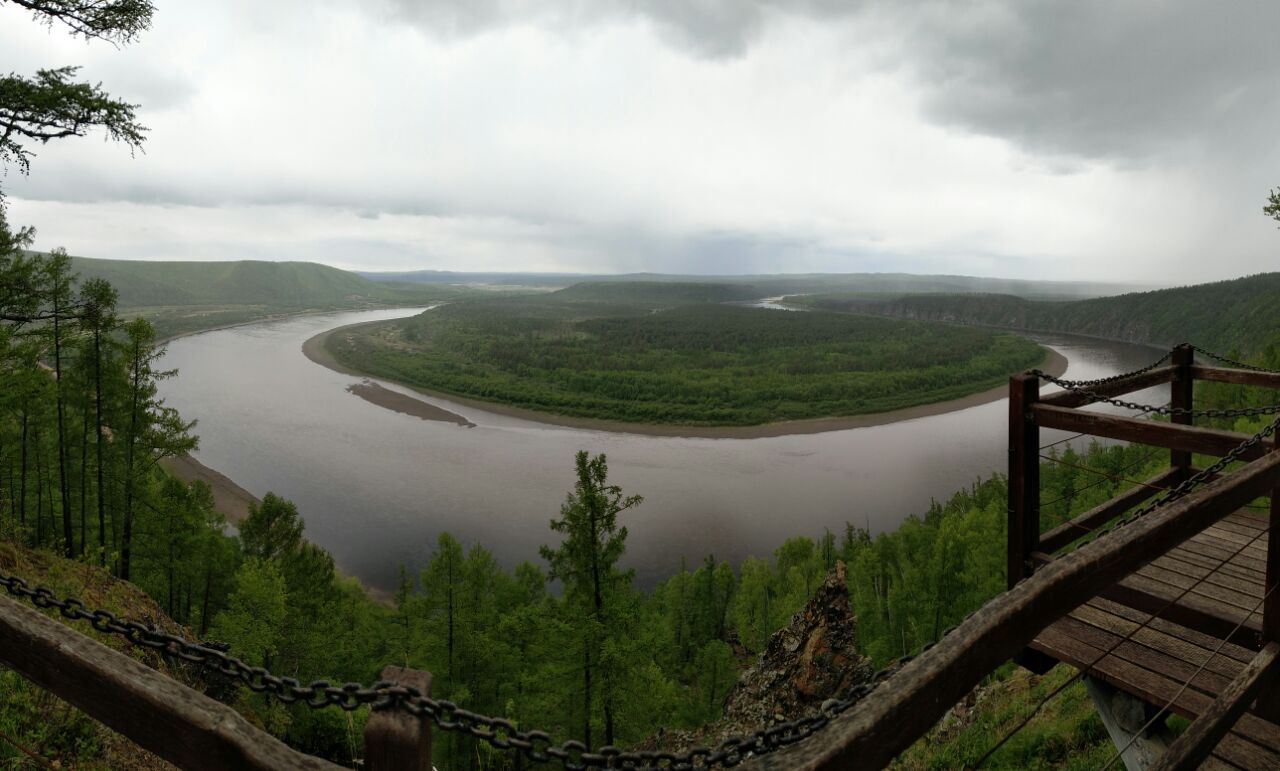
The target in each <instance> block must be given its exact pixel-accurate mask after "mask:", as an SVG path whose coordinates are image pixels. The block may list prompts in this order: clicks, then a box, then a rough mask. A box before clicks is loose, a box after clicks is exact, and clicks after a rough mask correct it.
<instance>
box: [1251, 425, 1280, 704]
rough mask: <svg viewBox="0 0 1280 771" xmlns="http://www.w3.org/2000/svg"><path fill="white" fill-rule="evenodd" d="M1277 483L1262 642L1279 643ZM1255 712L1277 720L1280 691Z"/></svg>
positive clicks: (1278, 447)
mask: <svg viewBox="0 0 1280 771" xmlns="http://www.w3.org/2000/svg"><path fill="white" fill-rule="evenodd" d="M1271 452H1272V453H1273V454H1274V453H1278V452H1280V436H1276V437H1275V438H1274V439H1272V442H1271ZM1277 525H1280V485H1278V486H1277V487H1276V488H1275V489H1273V490H1272V491H1271V526H1270V529H1269V530H1268V531H1267V579H1266V583H1265V584H1264V587H1265V591H1266V594H1265V595H1264V599H1263V601H1262V641H1263V643H1274V642H1280V589H1278V588H1276V584H1277V583H1280V529H1278V528H1277ZM1256 711H1257V713H1258V715H1259V716H1261V717H1263V718H1264V719H1266V720H1270V721H1271V722H1273V723H1280V693H1276V692H1275V690H1274V689H1268V690H1266V691H1264V692H1263V693H1262V695H1260V696H1259V697H1258V703H1257V708H1256Z"/></svg>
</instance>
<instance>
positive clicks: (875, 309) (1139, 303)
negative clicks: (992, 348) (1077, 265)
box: [794, 273, 1280, 353]
mask: <svg viewBox="0 0 1280 771" xmlns="http://www.w3.org/2000/svg"><path fill="white" fill-rule="evenodd" d="M794 301H795V302H797V303H802V304H805V305H808V306H810V307H813V308H820V309H823V310H836V311H851V312H855V313H869V314H874V315H883V316H894V317H898V318H909V319H920V320H927V321H950V322H960V323H966V324H982V325H986V326H994V327H1005V328H1011V329H1022V330H1041V331H1052V332H1071V333H1075V334H1084V335H1093V336H1095V337H1105V338H1110V339H1113V340H1124V341H1126V342H1134V343H1148V344H1152V345H1158V346H1170V345H1175V344H1177V343H1180V342H1184V341H1185V342H1191V343H1195V344H1198V345H1202V346H1205V347H1207V348H1213V349H1217V350H1221V351H1227V350H1233V349H1234V350H1237V351H1240V352H1243V353H1257V352H1259V351H1261V350H1262V349H1263V348H1264V347H1265V346H1266V345H1267V344H1268V343H1271V342H1275V341H1276V340H1277V337H1280V273H1260V274H1257V275H1253V276H1246V277H1244V278H1237V279H1232V280H1229V281H1217V282H1214V283H1210V284H1195V285H1192V286H1183V287H1177V288H1174V289H1160V290H1155V291H1150V292H1132V293H1129V294H1123V295H1118V296H1115V297H1097V298H1093V299H1088V300H1076V301H1070V302H1062V301H1058V302H1048V301H1036V300H1028V299H1026V298H1022V297H1014V296H1012V295H1007V294H999V295H995V294H912V295H905V296H899V297H892V298H886V297H871V296H866V295H842V294H824V295H812V296H808V297H803V298H794Z"/></svg>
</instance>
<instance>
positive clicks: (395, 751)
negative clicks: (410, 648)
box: [364, 667, 431, 771]
mask: <svg viewBox="0 0 1280 771" xmlns="http://www.w3.org/2000/svg"><path fill="white" fill-rule="evenodd" d="M382 679H383V680H389V681H391V682H393V683H395V684H396V685H405V686H410V687H413V688H417V689H418V690H419V691H420V692H421V693H422V695H424V696H430V695H431V673H430V672H422V671H419V670H416V669H405V668H403V667H386V668H385V669H383V670H382ZM364 754H365V767H366V768H368V769H369V770H370V771H431V723H430V722H429V721H428V720H427V719H426V718H420V717H415V716H413V715H410V714H409V713H408V712H404V711H402V710H390V709H388V710H378V711H375V712H373V713H372V714H371V715H369V720H368V722H366V723H365V724H364Z"/></svg>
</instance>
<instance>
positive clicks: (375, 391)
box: [347, 378, 476, 428]
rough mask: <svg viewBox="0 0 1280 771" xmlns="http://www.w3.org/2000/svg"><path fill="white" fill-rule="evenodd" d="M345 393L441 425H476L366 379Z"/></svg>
mask: <svg viewBox="0 0 1280 771" xmlns="http://www.w3.org/2000/svg"><path fill="white" fill-rule="evenodd" d="M347 393H352V394H355V395H356V396H359V397H360V398H361V399H364V400H365V401H366V402H369V403H370V404H376V405H378V406H379V407H384V408H386V409H388V410H391V411H393V412H401V413H404V414H405V415H412V416H414V417H415V418H421V419H422V420H438V421H440V422H442V423H454V424H456V425H459V426H466V427H467V428H475V427H476V424H475V423H472V422H471V421H469V420H467V419H466V418H464V417H462V416H461V415H459V414H458V413H456V412H449V411H448V410H446V409H444V408H443V407H437V406H435V405H434V404H428V403H427V402H424V401H422V400H421V399H415V398H413V397H412V396H406V395H405V394H402V393H400V392H399V391H392V390H391V389H390V388H384V387H382V386H380V385H378V384H377V383H375V382H373V381H372V380H369V379H368V378H366V379H365V380H364V381H362V382H360V383H352V384H351V385H349V386H347Z"/></svg>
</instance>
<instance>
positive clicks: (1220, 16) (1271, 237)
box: [0, 0, 1280, 281]
mask: <svg viewBox="0 0 1280 771" xmlns="http://www.w3.org/2000/svg"><path fill="white" fill-rule="evenodd" d="M1278 28H1280V9H1276V8H1273V7H1272V6H1270V5H1265V4H1248V5H1246V4H1239V5H1236V4H1215V5H1212V6H1209V5H1204V6H1187V5H1185V4H1179V3H1173V2H1168V3H1160V2H1143V3H1138V4H1128V5H1116V4H1107V3H1101V2H1080V3H1070V4H1062V3H1047V2H1046V3H1040V2H988V3H976V4H965V5H963V6H960V5H957V4H953V3H940V2H939V3H922V4H905V3H889V2H871V1H869V2H864V3H838V2H823V1H822V0H812V1H811V2H800V3H782V2H767V1H765V0H755V1H754V2H752V1H748V0H724V1H721V0H702V1H700V2H680V3H677V2H648V3H646V2H631V1H629V2H623V1H622V0H617V1H614V0H593V1H592V2H587V0H562V1H561V2H549V3H537V4H531V3H516V2H512V1H510V0H478V1H477V0H471V1H469V2H461V1H458V2H453V1H451V0H441V1H439V2H414V1H413V0H378V2H370V3H355V2H354V1H352V0H319V1H318V2H303V1H302V0H281V2H279V3H272V4H267V5H263V4H258V3H249V2H247V0H231V2H227V3H219V4H208V3H204V4H200V3H196V2H187V1H186V0H183V1H179V2H170V3H163V4H161V6H160V8H159V9H158V11H157V15H156V19H155V26H154V28H153V29H152V30H151V31H149V32H148V33H146V34H145V35H144V36H143V38H142V39H141V41H140V42H139V43H137V44H135V45H133V46H130V47H128V48H125V49H123V50H116V49H113V48H112V47H110V46H105V45H100V44H99V45H86V44H84V43H83V42H79V41H72V40H70V39H68V38H67V37H66V36H65V35H63V34H61V33H60V32H59V31H58V30H57V29H56V28H55V29H54V30H52V31H50V30H48V29H46V28H45V27H43V26H40V25H38V24H35V23H32V22H31V21H30V20H29V19H28V18H27V16H26V14H24V13H22V12H20V11H18V10H17V9H15V8H13V7H12V6H11V5H8V4H0V50H3V51H5V52H6V61H5V62H4V63H3V64H4V66H5V67H6V68H8V69H10V70H13V71H17V72H30V71H33V70H34V69H35V68H37V67H40V66H55V65H62V64H81V65H83V67H84V69H83V73H84V76H85V77H86V78H87V79H91V80H94V81H97V80H102V81H103V82H104V84H105V85H106V86H107V87H108V88H109V89H110V90H111V91H112V92H113V93H115V94H117V95H119V96H122V97H124V98H126V99H129V100H131V101H136V102H138V103H139V104H141V105H142V109H141V118H142V120H143V122H144V123H146V124H147V125H148V126H149V127H150V128H151V133H150V140H149V141H148V143H147V147H146V152H145V154H143V155H140V156H139V157H137V158H130V157H129V154H128V153H127V152H126V151H124V150H123V149H122V148H120V147H114V146H111V145H104V144H103V143H102V142H100V141H97V140H95V139H83V140H78V141H74V142H67V141H64V142H60V143H55V144H50V145H48V146H47V147H43V148H38V152H39V157H38V158H37V159H36V161H35V163H34V165H33V170H32V175H31V176H30V177H29V178H22V177H19V176H17V175H16V172H14V171H13V170H10V173H9V175H8V176H7V177H5V178H4V179H3V180H0V184H2V185H3V187H4V190H5V192H6V194H8V195H9V196H10V198H11V205H12V216H13V218H14V219H15V220H16V221H20V222H32V223H34V224H35V225H37V227H38V228H39V230H40V244H39V245H40V246H42V247H46V248H47V247H51V246H55V245H64V246H66V247H67V248H68V249H70V250H71V251H73V252H75V253H80V254H85V255H87V256H102V257H139V258H149V259H161V258H172V259H238V258H248V257H253V258H263V259H314V260H319V261H324V262H329V263H333V264H339V265H342V266H345V267H354V268H370V269H377V268H387V269H406V268H437V269H484V270H570V271H590V272H600V271H634V270H662V271H679V272H693V273H724V272H757V271H761V272H782V271H818V270H823V271H827V270H829V271H844V270H847V271H858V270H906V271H937V272H951V273H973V274H982V275H1009V276H1020V277H1044V278H1084V277H1092V278H1099V279H1105V278H1108V277H1113V278H1116V279H1118V280H1136V279H1149V278H1151V277H1152V276H1153V275H1158V276H1160V277H1162V278H1163V280H1167V281H1190V280H1205V279H1211V278H1225V277H1229V276H1235V275H1240V274H1244V273H1250V272H1257V271H1262V270H1270V269H1273V268H1274V266H1275V255H1276V253H1277V247H1280V240H1278V239H1280V233H1277V232H1276V231H1275V229H1274V228H1272V227H1270V225H1269V224H1268V222H1267V221H1266V220H1265V218H1263V217H1262V215H1261V214H1260V207H1261V202H1262V198H1263V197H1264V196H1265V194H1266V192H1267V191H1268V189H1269V188H1270V187H1271V186H1275V185H1278V184H1280V148H1277V146H1276V145H1275V143H1274V141H1272V140H1271V137H1272V136H1274V127H1275V126H1276V125H1277V121H1280V87H1277V85H1276V81H1275V78H1274V73H1275V72H1277V71H1280V69H1278V67H1277V65H1280V47H1277V46H1275V45H1274V41H1273V40H1272V37H1273V32H1274V30H1275V29H1278Z"/></svg>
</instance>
